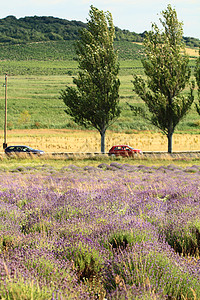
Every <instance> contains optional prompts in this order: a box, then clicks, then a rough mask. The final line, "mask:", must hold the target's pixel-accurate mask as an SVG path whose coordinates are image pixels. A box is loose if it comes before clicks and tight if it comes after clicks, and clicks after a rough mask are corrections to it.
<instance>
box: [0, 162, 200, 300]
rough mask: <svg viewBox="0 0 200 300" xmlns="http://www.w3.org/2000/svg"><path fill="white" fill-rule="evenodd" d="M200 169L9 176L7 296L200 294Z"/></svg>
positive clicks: (0, 240)
mask: <svg viewBox="0 0 200 300" xmlns="http://www.w3.org/2000/svg"><path fill="white" fill-rule="evenodd" d="M199 180H200V166H197V165H195V166H192V167H190V168H180V167H177V166H175V165H168V166H167V167H154V166H152V167H146V166H143V165H138V166H131V165H128V164H123V163H117V162H112V163H111V164H109V165H108V164H101V165H99V166H98V167H90V166H88V167H84V168H79V167H77V166H73V165H71V166H69V167H64V168H63V169H61V170H60V171H56V170H55V169H53V168H52V167H48V166H44V167H42V168H41V167H40V168H36V167H28V168H25V167H24V168H17V169H15V170H11V171H10V172H3V171H2V172H1V173H0V219H1V222H0V276H1V285H0V299H22V300H23V299H24V300H25V299H37V300H41V299H45V300H47V299H51V300H53V299H102V300H103V299H107V300H108V299H120V300H121V299H138V300H139V299H188V300H189V299H200V284H199V282H200V254H199V253H200V188H199Z"/></svg>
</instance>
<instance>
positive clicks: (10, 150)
mask: <svg viewBox="0 0 200 300" xmlns="http://www.w3.org/2000/svg"><path fill="white" fill-rule="evenodd" d="M5 153H6V154H7V155H9V154H20V153H26V154H36V155H42V154H44V151H42V150H36V149H33V148H31V147H29V146H21V145H19V146H9V147H7V148H6V149H5Z"/></svg>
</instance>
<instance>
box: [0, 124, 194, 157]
mask: <svg viewBox="0 0 200 300" xmlns="http://www.w3.org/2000/svg"><path fill="white" fill-rule="evenodd" d="M0 137H1V140H2V146H1V149H2V150H1V151H3V140H4V132H3V131H1V132H0ZM105 142H106V152H108V150H109V149H110V148H111V146H113V145H117V144H128V145H130V146H132V147H134V148H139V149H141V150H142V151H167V138H166V136H165V135H163V134H162V133H152V132H148V131H146V132H134V133H115V132H112V131H109V130H107V132H106V141H105ZM7 144H8V145H28V146H30V147H33V148H37V149H41V150H44V151H45V152H49V153H51V152H80V153H82V152H83V153H86V152H100V134H99V133H98V132H96V131H93V130H68V129H31V130H8V132H7ZM197 150H200V135H199V134H174V135H173V151H197Z"/></svg>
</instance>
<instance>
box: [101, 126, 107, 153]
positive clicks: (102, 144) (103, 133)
mask: <svg viewBox="0 0 200 300" xmlns="http://www.w3.org/2000/svg"><path fill="white" fill-rule="evenodd" d="M105 133H106V131H105V130H103V131H101V132H100V134H101V153H105Z"/></svg>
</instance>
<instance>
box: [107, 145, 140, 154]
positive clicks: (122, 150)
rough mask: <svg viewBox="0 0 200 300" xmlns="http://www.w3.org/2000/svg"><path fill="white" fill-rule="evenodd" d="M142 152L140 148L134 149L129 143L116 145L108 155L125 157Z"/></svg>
mask: <svg viewBox="0 0 200 300" xmlns="http://www.w3.org/2000/svg"><path fill="white" fill-rule="evenodd" d="M138 153H140V154H142V151H141V150H139V149H134V148H132V147H130V146H127V145H116V146H113V147H112V148H111V149H110V150H109V153H108V155H110V156H111V155H113V156H114V155H115V156H119V155H121V156H124V157H129V156H134V154H138Z"/></svg>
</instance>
